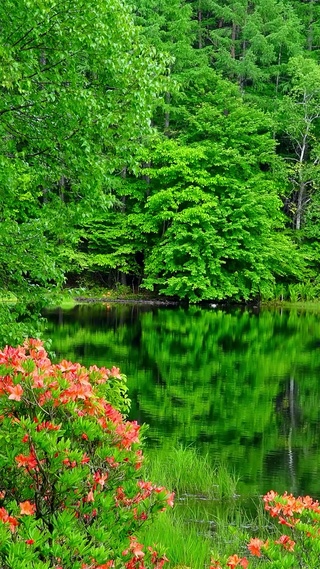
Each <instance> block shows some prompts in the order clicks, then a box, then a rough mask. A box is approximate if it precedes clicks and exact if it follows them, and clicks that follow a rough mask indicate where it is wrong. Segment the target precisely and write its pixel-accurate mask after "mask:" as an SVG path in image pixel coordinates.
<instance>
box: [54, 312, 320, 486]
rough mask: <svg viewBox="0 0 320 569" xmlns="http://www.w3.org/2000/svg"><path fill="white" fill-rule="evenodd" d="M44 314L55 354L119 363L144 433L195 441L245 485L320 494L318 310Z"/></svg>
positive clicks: (157, 442) (154, 441) (155, 440)
mask: <svg viewBox="0 0 320 569" xmlns="http://www.w3.org/2000/svg"><path fill="white" fill-rule="evenodd" d="M46 316H47V318H48V319H49V327H48V332H47V335H48V337H50V338H52V350H53V351H54V352H55V353H56V356H57V359H60V358H67V359H70V360H74V361H80V362H81V363H83V364H85V365H89V364H93V363H95V364H97V365H100V366H102V365H103V366H111V365H116V366H119V367H120V368H121V370H122V372H123V373H126V375H127V376H128V385H129V394H130V397H131V399H132V409H131V418H132V419H137V420H138V421H139V422H140V423H148V424H149V430H148V444H149V445H152V446H171V445H179V444H183V445H190V444H192V445H194V446H195V447H196V448H198V449H199V451H200V452H202V453H205V454H208V455H209V456H210V457H211V459H212V461H213V462H215V461H224V462H225V463H226V464H227V465H228V467H229V468H230V469H231V470H233V471H234V472H235V473H236V474H237V475H238V476H240V480H241V481H240V484H239V489H240V491H241V493H242V494H244V495H248V496H249V495H251V496H252V495H256V494H261V493H263V492H265V491H267V490H269V489H271V488H274V489H277V491H279V492H282V491H284V490H288V491H292V492H293V493H296V494H302V493H304V494H306V493H308V494H311V495H313V496H314V497H320V315H318V314H314V313H303V312H297V311H295V312H294V311H280V310H279V311H267V310H264V311H261V312H260V313H257V312H256V313H255V312H252V311H251V312H250V311H243V310H240V309H236V310H232V311H225V310H221V309H212V308H199V307H191V308H177V307H174V308H162V307H161V308H158V307H152V308H151V307H145V306H136V305H105V306H102V305H91V306H83V305H82V306H77V307H76V308H74V309H73V310H69V311H63V310H61V309H59V310H55V311H50V312H48V313H47V314H46Z"/></svg>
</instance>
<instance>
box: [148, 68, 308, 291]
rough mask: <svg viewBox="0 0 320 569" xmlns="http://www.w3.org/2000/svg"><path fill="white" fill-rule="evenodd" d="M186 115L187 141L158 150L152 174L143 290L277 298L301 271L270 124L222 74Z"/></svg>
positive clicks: (199, 86)
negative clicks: (277, 288) (282, 284)
mask: <svg viewBox="0 0 320 569" xmlns="http://www.w3.org/2000/svg"><path fill="white" fill-rule="evenodd" d="M209 86H210V87H209ZM180 111H181V118H180V134H179V136H178V137H177V139H176V140H166V139H165V140H163V141H160V142H156V143H155V145H154V146H153V147H152V148H151V149H150V152H149V156H150V162H151V166H150V167H148V168H146V169H145V171H146V172H147V175H148V177H149V184H148V187H149V197H148V199H147V203H146V205H145V207H144V209H143V210H142V213H143V214H144V222H143V225H142V231H144V233H145V234H146V238H147V245H146V249H145V264H144V280H143V284H144V286H145V287H146V288H148V289H151V290H160V292H161V293H164V294H167V295H173V296H174V295H176V296H178V297H180V298H185V299H189V300H191V301H199V300H204V299H226V298H228V297H230V298H233V299H238V300H243V299H250V298H251V299H252V298H257V297H259V296H260V295H262V296H267V295H268V294H270V291H271V290H272V287H273V285H274V282H275V279H276V278H277V277H282V276H284V275H291V276H294V275H295V274H297V273H298V271H299V269H300V266H299V261H298V258H297V255H296V253H295V250H294V247H293V245H292V244H291V243H290V241H289V240H288V239H287V238H286V237H285V236H284V235H283V234H281V233H280V231H281V228H282V227H283V221H284V220H283V216H282V214H281V201H280V199H279V197H278V192H279V190H280V188H282V187H283V185H284V180H283V178H282V175H281V168H280V169H279V170H278V166H277V162H278V159H277V157H276V154H275V143H274V140H273V139H272V137H271V136H270V134H269V133H268V130H269V129H270V127H271V124H270V123H269V120H268V117H266V116H265V115H264V114H263V113H261V112H259V111H257V110H255V109H254V108H248V107H247V106H246V105H244V104H243V102H242V100H241V97H240V96H239V95H237V88H236V87H235V86H232V85H231V84H230V83H229V82H227V81H223V80H221V79H220V78H219V77H218V76H217V75H216V74H215V73H214V72H213V71H212V70H211V71H210V70H207V72H206V74H204V75H203V76H202V78H201V77H200V76H199V75H198V76H197V81H196V82H195V83H194V84H192V85H191V84H190V85H189V91H188V92H187V93H185V104H184V105H183V107H182V106H181V109H180ZM289 258H290V265H289V263H288V259H289Z"/></svg>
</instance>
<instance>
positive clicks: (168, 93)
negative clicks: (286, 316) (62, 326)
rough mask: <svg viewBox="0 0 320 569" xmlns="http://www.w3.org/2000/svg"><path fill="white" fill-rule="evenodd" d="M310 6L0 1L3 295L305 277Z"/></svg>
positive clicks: (310, 170)
mask: <svg viewBox="0 0 320 569" xmlns="http://www.w3.org/2000/svg"><path fill="white" fill-rule="evenodd" d="M319 16H320V6H319V5H318V3H317V2H314V0H309V1H304V2H301V1H299V0H253V1H249V0H237V1H234V0H227V1H226V0H197V1H196V2H195V1H194V0H173V1H172V0H171V1H169V0H163V1H162V2H161V3H159V2H158V1H156V0H126V1H124V0H116V1H115V0H112V1H111V0H106V1H105V0H104V1H102V0H98V1H95V2H93V0H89V1H87V0H86V1H84V0H76V2H74V1H72V2H71V1H67V2H65V3H64V4H63V5H62V4H61V3H60V2H59V1H58V0H49V1H48V2H45V3H44V2H42V1H41V0H36V1H34V2H32V3H30V2H26V1H25V0H19V1H18V2H16V1H15V2H13V0H5V1H4V2H2V4H1V7H0V21H1V23H2V26H1V29H0V58H1V72H0V90H1V105H0V162H1V176H0V196H1V200H0V204H1V205H0V236H1V245H0V288H1V289H2V294H4V295H6V294H7V293H8V291H15V292H19V294H20V295H21V294H23V293H24V292H25V291H28V294H30V293H31V292H36V294H37V295H38V294H39V289H40V288H41V287H45V288H48V287H51V286H55V285H56V284H59V285H61V284H62V283H63V282H65V280H66V279H68V280H69V282H70V283H74V282H75V281H78V282H79V281H81V282H88V281H96V282H97V281H99V282H100V283H102V284H104V285H108V286H110V285H114V284H115V283H117V282H121V283H122V284H128V285H130V286H132V287H133V289H135V290H136V289H137V288H138V287H144V288H145V289H148V290H151V291H154V292H155V293H158V292H160V293H161V294H164V295H166V296H174V297H178V298H180V299H185V300H187V301H192V302H197V301H201V300H207V299H233V300H235V299H236V300H250V299H257V298H264V299H265V298H273V297H274V296H275V287H276V286H277V285H281V286H283V290H284V295H285V294H288V290H289V286H292V285H297V284H301V285H303V286H309V289H311V290H317V286H318V281H317V274H318V269H319V261H318V259H319V255H318V251H319V238H320V235H319V230H318V225H319V203H320V199H319V181H320V176H319V172H320V171H319V162H320V145H319V141H318V137H319V118H320V91H319V84H320V70H319V69H320V68H319V63H318V55H319V49H320V48H319V45H320V43H319V42H320V24H319V21H320V20H319ZM316 294H317V293H314V296H315V295H316Z"/></svg>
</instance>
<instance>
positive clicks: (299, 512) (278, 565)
mask: <svg viewBox="0 0 320 569" xmlns="http://www.w3.org/2000/svg"><path fill="white" fill-rule="evenodd" d="M263 501H264V504H265V510H266V511H267V512H269V514H270V515H271V517H272V518H275V520H277V521H278V523H279V524H280V525H282V526H285V531H286V533H283V534H281V535H280V536H279V537H278V539H275V538H274V537H273V538H270V539H267V540H262V539H259V538H256V537H255V538H252V539H251V540H250V542H249V544H248V546H247V547H248V550H249V552H250V554H251V556H252V558H251V560H250V562H249V560H248V559H247V558H246V557H242V558H240V557H238V555H232V556H231V557H229V559H228V560H227V561H226V564H225V565H224V566H225V567H230V568H235V567H244V568H245V569H246V568H247V567H254V566H256V563H255V560H254V558H256V559H257V560H258V565H259V567H272V568H275V569H289V568H295V569H296V568H298V567H301V568H306V569H318V568H319V567H320V505H319V502H318V500H313V499H312V498H310V496H304V497H300V496H299V497H298V498H295V497H294V496H293V495H292V494H288V493H287V492H285V493H284V494H283V495H282V496H280V495H279V494H277V493H276V492H274V491H270V492H268V493H267V494H266V495H265V496H264V497H263ZM222 568H223V565H222V564H221V563H220V562H219V561H214V560H212V561H211V566H210V569H222Z"/></svg>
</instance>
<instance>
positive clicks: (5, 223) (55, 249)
mask: <svg viewBox="0 0 320 569" xmlns="http://www.w3.org/2000/svg"><path fill="white" fill-rule="evenodd" d="M0 19H1V22H2V26H1V32H0V59H1V71H0V88H1V105H0V160H1V174H0V195H1V200H0V203H1V211H0V234H1V244H2V246H1V249H0V260H1V264H2V279H1V283H0V285H1V287H2V288H9V289H10V288H11V289H16V288H17V287H18V286H19V285H20V284H21V285H23V287H24V288H26V285H27V283H29V284H30V285H32V286H34V285H39V286H40V285H43V284H46V283H50V282H57V279H58V278H59V275H61V269H65V267H66V265H67V264H69V265H70V264H72V263H73V262H74V254H73V251H74V246H75V243H76V242H77V240H78V238H79V235H78V234H77V231H76V230H75V226H76V224H77V225H78V227H79V228H81V224H82V223H83V222H84V221H85V220H87V219H88V217H90V212H92V209H93V208H95V207H96V206H97V204H98V207H99V209H103V208H107V207H108V206H109V205H110V202H112V197H110V195H111V194H112V187H113V180H114V178H113V174H114V173H117V172H119V171H120V169H121V166H122V163H123V159H124V158H123V157H124V156H126V160H127V161H128V160H129V158H128V157H130V156H132V154H133V153H132V150H133V148H134V147H135V145H137V144H140V143H141V139H142V137H143V136H144V134H145V133H146V132H148V130H149V128H150V117H151V109H152V105H153V101H154V98H155V96H156V94H157V92H158V91H159V89H160V84H161V74H162V72H163V71H164V65H163V62H161V61H160V59H161V58H156V57H155V52H154V49H151V48H150V47H149V46H148V45H147V44H146V42H145V41H144V40H143V37H142V36H141V35H140V34H139V32H138V29H137V28H136V27H135V26H134V24H133V21H132V17H131V15H130V13H129V11H128V9H127V8H126V7H125V6H124V4H123V3H122V2H121V1H120V0H115V1H113V0H112V1H98V2H92V1H89V2H87V1H84V0H76V1H75V2H74V1H72V2H71V1H70V0H69V1H67V2H65V3H64V4H63V5H61V4H60V3H59V2H57V1H56V0H49V1H48V2H45V3H44V2H42V1H41V0H36V1H35V2H25V1H22V0H19V1H18V2H13V1H11V0H6V2H3V3H2V4H1V7H0ZM57 220H58V223H57ZM8 229H9V230H8ZM12 243H15V244H16V245H15V249H14V254H13V256H12V254H11V253H12ZM17 257H19V263H16V258H17Z"/></svg>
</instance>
